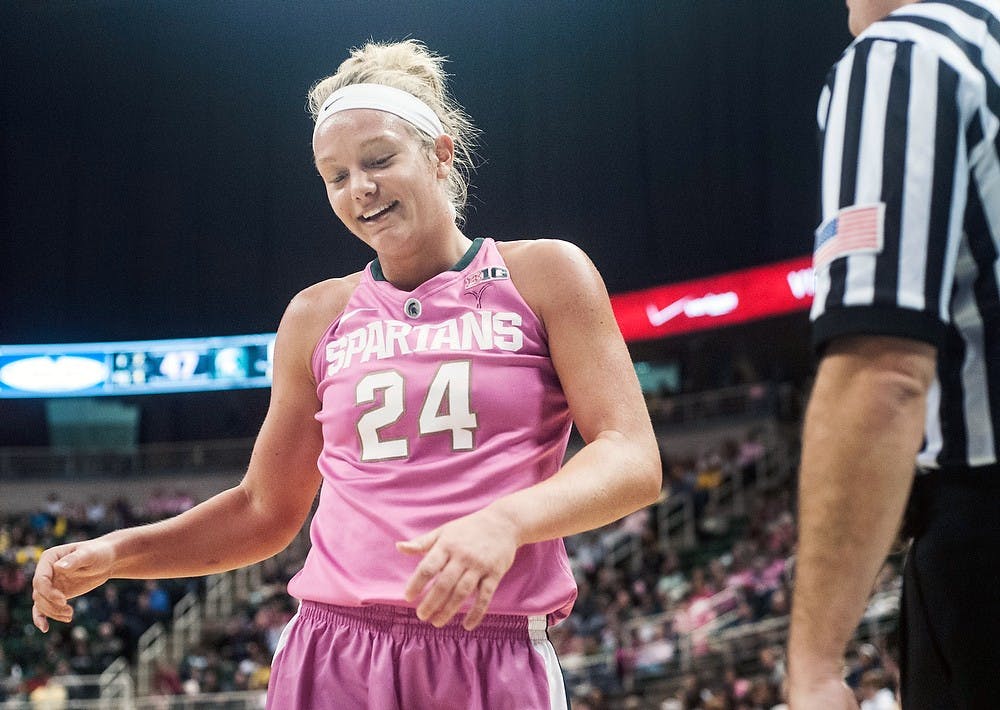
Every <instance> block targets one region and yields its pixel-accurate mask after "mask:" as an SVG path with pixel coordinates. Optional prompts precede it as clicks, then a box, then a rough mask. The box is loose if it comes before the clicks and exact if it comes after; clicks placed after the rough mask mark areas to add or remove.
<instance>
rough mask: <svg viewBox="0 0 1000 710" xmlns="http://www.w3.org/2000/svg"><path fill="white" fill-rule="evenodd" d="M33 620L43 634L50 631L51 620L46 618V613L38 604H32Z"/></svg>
mask: <svg viewBox="0 0 1000 710" xmlns="http://www.w3.org/2000/svg"><path fill="white" fill-rule="evenodd" d="M31 621H32V622H33V623H34V624H35V626H36V627H37V628H38V630H39V631H41V632H42V633H43V634H44V633H48V630H49V620H48V618H46V616H45V614H43V613H42V612H41V611H39V610H38V605H37V604H32V605H31Z"/></svg>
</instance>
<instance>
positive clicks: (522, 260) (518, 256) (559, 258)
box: [496, 239, 590, 273]
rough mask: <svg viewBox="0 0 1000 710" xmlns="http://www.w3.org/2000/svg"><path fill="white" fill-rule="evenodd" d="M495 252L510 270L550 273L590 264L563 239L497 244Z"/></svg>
mask: <svg viewBox="0 0 1000 710" xmlns="http://www.w3.org/2000/svg"><path fill="white" fill-rule="evenodd" d="M496 245H497V251H499V252H500V255H501V256H502V257H503V259H504V261H505V262H507V266H508V267H510V268H511V269H518V270H521V269H524V270H529V271H540V272H546V273H548V272H551V271H552V270H553V269H560V268H561V269H572V268H580V267H581V266H584V265H588V264H590V259H589V258H588V257H587V255H586V253H585V252H584V251H583V249H581V248H580V247H578V246H577V245H575V244H573V243H572V242H568V241H565V240H563V239H520V240H516V241H509V242H497V243H496Z"/></svg>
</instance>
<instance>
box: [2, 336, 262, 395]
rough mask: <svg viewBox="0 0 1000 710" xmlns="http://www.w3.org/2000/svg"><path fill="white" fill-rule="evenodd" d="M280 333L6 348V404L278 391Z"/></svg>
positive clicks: (4, 367) (3, 370)
mask: <svg viewBox="0 0 1000 710" xmlns="http://www.w3.org/2000/svg"><path fill="white" fill-rule="evenodd" d="M274 337H275V336H274V333H265V334H261V335H239V336H227V337H218V338H201V339H194V338H192V339H185V340H146V341H135V342H122V343H72V344H51V345H0V397H2V398H14V397H84V396H86V397H94V396H102V395H134V394H157V393H163V392H196V391H206V390H223V389H246V388H252V387H270V386H271V364H272V361H273V352H274Z"/></svg>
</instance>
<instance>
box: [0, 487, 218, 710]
mask: <svg viewBox="0 0 1000 710" xmlns="http://www.w3.org/2000/svg"><path fill="white" fill-rule="evenodd" d="M191 505H193V500H191V498H190V496H187V495H185V494H167V493H157V494H156V495H154V496H152V497H151V499H150V500H149V501H148V505H147V506H145V507H140V508H138V509H137V508H135V507H134V506H132V505H130V504H129V503H127V502H126V501H124V500H121V499H119V500H115V501H110V502H107V501H102V500H99V499H96V498H95V499H93V500H91V501H89V502H88V503H86V504H74V505H67V504H64V503H63V502H62V501H61V500H60V499H59V497H58V495H56V494H54V493H53V494H51V495H50V496H49V498H48V500H47V501H45V503H44V505H42V506H40V507H39V509H38V510H37V511H35V512H33V513H31V514H22V515H7V516H5V517H4V518H2V519H0V591H2V596H0V701H3V700H7V699H8V698H20V699H29V698H30V699H35V700H38V699H58V698H59V697H68V698H70V699H73V698H77V697H80V698H82V697H86V696H87V695H88V693H91V692H93V691H92V686H88V685H84V684H78V683H76V682H74V681H73V680H72V679H73V678H79V677H82V676H91V675H96V674H100V673H101V672H102V671H103V670H105V669H106V668H107V666H108V665H109V664H110V663H111V662H112V661H114V660H115V659H116V658H118V657H124V658H125V659H127V660H129V661H134V659H135V651H136V644H137V641H138V639H139V636H141V635H142V633H143V632H144V631H145V630H146V629H148V628H149V627H150V626H151V625H152V624H154V623H156V622H157V621H164V620H166V619H168V618H170V616H171V610H172V608H173V605H174V604H175V603H176V602H177V601H178V600H179V599H180V598H181V597H182V596H184V594H186V593H188V592H189V591H194V590H196V589H197V585H198V581H197V580H165V581H153V580H149V581H138V580H113V581H112V582H110V583H108V584H106V585H104V586H103V587H101V588H99V589H97V590H94V591H93V592H92V593H90V594H87V595H84V596H82V597H80V598H79V599H78V600H77V601H76V602H75V604H74V620H73V624H72V625H66V624H52V626H51V628H50V631H49V633H47V634H42V633H41V632H39V631H38V630H37V629H35V627H34V626H33V625H32V623H31V578H32V575H33V574H34V570H35V564H36V562H37V561H38V558H39V556H40V555H41V553H42V551H43V550H44V549H46V548H47V547H50V546H53V545H58V544H62V543H65V542H71V541H73V540H78V539H86V538H89V537H92V536H94V535H101V534H103V533H105V532H109V531H111V530H114V529H117V528H120V527H124V526H129V525H137V524H141V523H146V522H154V521H156V520H160V519H162V518H165V517H168V516H170V515H174V514H176V513H179V512H181V511H182V510H184V509H186V507H190V506H191ZM53 677H58V678H61V679H64V680H62V681H60V683H58V684H55V683H50V679H51V678H53Z"/></svg>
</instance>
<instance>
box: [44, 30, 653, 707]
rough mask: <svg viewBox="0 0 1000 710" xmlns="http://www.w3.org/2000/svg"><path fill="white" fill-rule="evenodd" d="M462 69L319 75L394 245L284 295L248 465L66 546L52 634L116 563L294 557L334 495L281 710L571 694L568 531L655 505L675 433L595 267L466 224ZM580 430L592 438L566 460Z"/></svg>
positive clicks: (316, 531) (315, 550) (417, 56)
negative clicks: (188, 500) (139, 518)
mask: <svg viewBox="0 0 1000 710" xmlns="http://www.w3.org/2000/svg"><path fill="white" fill-rule="evenodd" d="M442 62H443V59H442V58H441V57H439V56H437V55H435V54H433V53H431V52H430V51H428V50H427V49H426V48H425V47H424V46H423V45H421V44H420V43H418V42H415V41H406V42H401V43H396V44H389V45H379V44H374V43H373V44H369V45H367V46H365V47H364V48H362V49H360V50H355V51H354V52H353V53H352V55H351V57H350V58H349V59H347V60H346V61H345V62H344V63H343V64H342V65H341V66H340V68H339V70H338V71H337V73H336V74H334V75H333V76H332V77H328V78H327V79H324V80H323V81H321V82H319V83H318V84H317V85H316V86H315V87H314V88H313V90H312V92H311V94H310V104H311V106H312V108H313V110H314V115H315V131H314V134H313V150H314V153H315V161H316V167H317V169H318V171H319V173H320V175H321V177H322V179H323V182H324V184H325V187H326V192H327V196H328V198H329V201H330V205H331V207H332V208H333V211H334V213H335V214H336V215H337V217H338V218H340V220H341V221H342V222H343V223H344V225H346V226H347V228H348V229H349V230H350V231H351V232H353V233H354V234H355V235H356V236H357V237H358V238H359V239H361V240H362V241H364V242H365V243H366V244H368V245H369V246H370V247H371V248H372V249H373V250H374V252H375V255H376V258H375V259H374V260H373V261H372V262H371V263H370V264H369V265H368V266H367V267H366V268H365V269H364V270H363V271H360V272H358V273H353V274H350V275H348V276H344V277H341V278H333V279H330V280H328V281H324V282H322V283H319V284H316V285H314V286H312V287H310V288H307V289H305V290H304V291H303V292H301V293H300V294H298V295H297V296H296V297H295V298H294V299H293V300H292V302H291V304H290V305H289V307H288V309H287V311H286V313H285V315H284V317H283V319H282V322H281V324H280V327H279V329H278V335H277V341H276V346H275V365H274V378H273V388H272V395H271V404H270V408H269V411H268V414H267V417H266V419H265V421H264V424H263V426H262V429H261V431H260V434H259V436H258V438H257V441H256V444H255V447H254V451H253V454H252V456H251V460H250V464H249V468H248V471H247V473H246V476H245V478H244V480H243V481H242V482H241V483H240V484H239V485H238V486H237V487H235V488H233V489H231V490H228V491H225V492H223V493H221V494H219V495H217V496H215V497H213V498H211V499H210V500H208V501H206V502H205V503H202V504H201V505H199V506H197V507H195V508H194V509H192V510H191V511H188V512H186V513H184V514H182V515H180V516H177V517H176V518H173V519H171V520H168V521H164V522H162V523H157V524H155V525H150V526H146V527H139V528H133V529H128V530H121V531H116V532H113V533H111V534H109V535H107V536H104V537H101V538H98V539H96V540H93V541H90V542H85V543H82V544H70V545H66V546H62V547H57V548H53V549H51V550H48V551H46V552H45V554H44V555H43V557H42V560H41V562H40V564H39V566H38V572H37V574H36V577H35V583H34V585H35V607H34V620H35V623H36V624H37V625H38V627H39V628H40V629H42V630H45V629H46V628H47V626H48V621H47V619H49V618H51V619H57V620H60V621H69V620H70V619H71V618H72V609H71V607H70V605H69V604H68V602H67V600H69V599H70V598H72V597H75V596H77V595H79V594H82V593H84V592H86V591H88V590H89V589H92V588H93V587H95V586H96V585H98V584H101V583H102V582H104V581H105V580H107V579H108V578H110V577H130V578H149V577H165V576H166V577H169V576H190V575H200V574H207V573H213V572H220V571H223V570H228V569H232V568H234V567H238V566H240V565H246V564H250V563H253V562H256V561H258V560H261V559H264V558H266V557H268V556H270V555H273V554H275V553H276V552H278V551H279V550H281V549H282V548H284V547H285V546H286V545H287V544H288V543H289V541H290V540H291V539H292V538H293V537H294V535H295V534H296V532H297V531H298V530H299V528H300V527H301V525H302V524H303V522H304V520H305V519H306V516H307V514H308V512H309V510H310V506H311V504H312V502H313V499H314V497H315V495H316V492H317V489H318V488H319V489H321V492H320V499H319V503H318V508H317V511H316V514H315V516H314V518H313V521H312V527H311V536H312V543H313V544H312V549H311V551H310V552H309V555H308V558H307V559H306V561H305V565H304V567H303V569H302V570H301V571H300V572H299V573H298V574H297V575H296V576H295V577H294V578H293V579H292V581H291V583H290V584H289V591H290V593H291V594H292V595H293V596H295V597H297V598H299V599H301V600H302V603H301V606H300V610H299V613H298V614H297V616H296V618H295V619H294V620H293V621H292V622H291V623H290V624H289V626H288V628H286V629H285V633H284V634H283V638H282V641H281V644H280V648H279V650H278V651H277V653H276V655H275V659H274V666H273V670H272V675H271V684H270V688H269V692H268V706H269V707H271V708H282V709H285V708H333V707H343V708H364V707H369V708H378V709H379V710H388V709H391V708H435V709H441V708H462V709H463V710H468V709H470V708H473V709H474V708H562V707H566V699H565V694H564V690H563V684H562V680H561V676H560V673H559V669H558V664H557V661H556V659H555V656H554V652H553V649H552V646H551V645H550V644H549V643H548V641H547V637H546V626H547V625H548V624H550V623H553V622H555V621H558V620H560V619H562V618H564V617H565V616H566V615H567V614H568V613H569V611H570V609H571V607H572V604H573V601H574V598H575V595H576V588H575V585H574V581H573V577H572V574H571V572H570V568H569V566H568V560H567V556H566V552H565V549H564V547H563V544H562V542H561V539H560V538H562V537H564V536H566V535H570V534H574V533H577V532H580V531H583V530H587V529H590V528H595V527H599V526H602V525H605V524H607V523H609V522H611V521H613V520H615V519H617V518H620V517H622V516H624V515H626V514H627V513H629V512H631V511H634V510H636V509H638V508H640V507H642V506H644V505H647V504H649V503H651V502H652V501H653V500H655V498H656V497H657V495H658V493H659V490H660V463H659V458H658V451H657V445H656V440H655V437H654V435H653V431H652V427H651V425H650V421H649V417H648V414H647V411H646V407H645V405H644V402H643V399H642V396H641V393H640V390H639V385H638V381H637V378H636V376H635V373H634V371H633V368H632V365H631V362H630V360H629V356H628V352H627V350H626V348H625V346H624V343H623V341H622V338H621V335H620V333H619V331H618V328H617V326H616V323H615V321H614V318H613V317H612V312H611V308H610V304H609V300H608V297H607V293H606V291H605V288H604V285H603V283H602V280H601V278H600V276H599V275H598V273H597V271H596V270H595V268H594V266H593V265H592V264H591V262H590V261H589V260H588V259H587V257H586V256H585V255H584V254H583V253H581V251H580V250H579V249H577V248H576V247H574V246H572V245H570V244H567V243H565V242H559V241H547V240H538V241H523V242H510V243H500V242H495V241H494V240H492V239H488V238H486V239H483V238H480V239H474V240H473V239H469V238H468V237H466V235H465V234H463V233H462V231H461V230H460V228H459V224H460V222H461V211H462V207H463V206H464V201H465V195H466V189H467V187H466V186H467V183H466V179H465V174H466V170H467V168H468V167H469V165H470V162H469V156H470V155H471V149H472V145H471V140H472V138H473V129H472V126H471V124H470V122H469V120H468V118H467V117H466V116H465V114H464V113H463V112H462V110H461V109H460V108H459V107H458V106H457V105H456V104H455V103H454V102H453V101H452V100H451V99H450V98H449V97H448V95H447V94H446V90H445V74H444V72H443V69H442ZM572 422H575V424H576V426H577V427H578V429H579V431H580V433H581V435H582V436H583V438H584V440H585V442H586V445H585V446H584V447H583V448H582V450H581V451H580V452H579V453H577V454H576V455H575V456H573V457H572V458H571V459H570V460H569V461H567V462H566V463H565V465H564V464H563V459H564V454H565V451H566V445H567V440H568V436H569V432H570V426H571V423H572ZM317 461H318V466H317Z"/></svg>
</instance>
